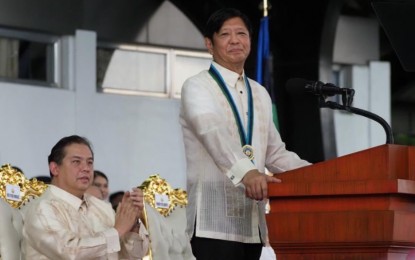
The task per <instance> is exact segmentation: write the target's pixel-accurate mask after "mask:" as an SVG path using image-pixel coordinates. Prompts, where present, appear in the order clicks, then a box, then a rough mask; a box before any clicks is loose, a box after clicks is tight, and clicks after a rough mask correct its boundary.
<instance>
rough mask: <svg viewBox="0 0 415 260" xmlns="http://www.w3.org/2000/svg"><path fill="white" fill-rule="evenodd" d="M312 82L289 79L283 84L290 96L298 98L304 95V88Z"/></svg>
mask: <svg viewBox="0 0 415 260" xmlns="http://www.w3.org/2000/svg"><path fill="white" fill-rule="evenodd" d="M311 83H312V81H309V80H305V79H301V78H291V79H289V80H287V83H286V84H285V89H286V90H287V92H288V93H289V94H290V95H294V96H299V95H305V94H306V86H307V85H310V84H311Z"/></svg>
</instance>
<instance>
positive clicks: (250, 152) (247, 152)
mask: <svg viewBox="0 0 415 260" xmlns="http://www.w3.org/2000/svg"><path fill="white" fill-rule="evenodd" d="M242 152H243V153H244V154H245V155H246V157H248V159H249V160H251V161H252V160H253V159H254V158H255V157H254V148H253V147H252V146H250V145H248V144H246V145H244V146H243V147H242Z"/></svg>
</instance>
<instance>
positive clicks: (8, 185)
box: [0, 164, 48, 208]
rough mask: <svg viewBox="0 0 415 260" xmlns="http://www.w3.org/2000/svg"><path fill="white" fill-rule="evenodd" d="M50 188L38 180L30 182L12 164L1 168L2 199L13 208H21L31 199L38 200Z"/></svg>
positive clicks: (0, 191)
mask: <svg viewBox="0 0 415 260" xmlns="http://www.w3.org/2000/svg"><path fill="white" fill-rule="evenodd" d="M47 188H48V185H47V184H45V183H44V182H42V181H38V180H37V179H36V178H35V179H33V180H29V179H27V178H26V176H25V175H24V174H23V173H22V172H21V171H19V170H17V169H16V168H13V167H12V166H11V165H10V164H5V165H3V166H2V167H1V168H0V198H2V199H4V200H5V201H6V202H7V203H8V204H10V205H11V206H12V207H13V208H20V207H21V206H23V205H24V204H25V203H27V202H28V201H29V200H30V199H31V198H36V197H39V196H40V195H42V193H43V192H44V191H45V190H46V189H47Z"/></svg>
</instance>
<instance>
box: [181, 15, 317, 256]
mask: <svg viewBox="0 0 415 260" xmlns="http://www.w3.org/2000/svg"><path fill="white" fill-rule="evenodd" d="M251 35H252V28H251V24H250V21H249V20H248V18H247V17H246V16H245V15H244V14H242V13H241V12H240V11H238V10H236V9H230V8H227V9H221V10H219V11H217V12H215V13H214V14H212V16H211V17H210V18H209V20H208V22H207V25H206V30H205V32H204V36H205V44H206V47H207V49H208V51H209V53H210V54H212V56H213V61H212V64H211V66H210V68H209V70H206V71H202V72H201V73H199V74H197V75H196V76H193V77H191V78H189V79H188V80H187V81H186V82H185V83H184V85H183V89H182V99H181V100H182V104H181V113H180V123H181V125H182V130H183V137H184V144H185V150H186V161H187V191H188V194H189V196H188V199H189V204H188V207H187V218H188V225H187V232H188V234H189V236H190V237H192V241H191V244H192V250H193V253H194V255H195V257H196V258H197V259H198V260H204V259H227V260H232V259H235V260H236V259H237V260H242V259H247V260H252V259H259V258H260V255H261V250H262V243H263V242H264V241H266V236H267V229H266V224H265V198H266V197H267V187H268V183H269V182H280V180H279V179H277V178H275V177H271V176H267V175H266V174H265V168H267V169H268V170H269V171H271V172H273V173H280V172H284V171H287V170H291V169H295V168H299V167H302V166H306V165H309V163H308V162H306V161H304V160H301V159H300V158H299V157H298V156H297V155H296V154H295V153H293V152H290V151H287V150H286V149H285V144H284V143H283V142H282V140H281V137H280V135H279V133H278V131H277V130H276V128H275V126H274V123H273V120H272V108H271V99H270V97H269V95H268V92H267V91H266V89H265V88H264V87H262V86H261V85H259V84H258V83H257V82H255V81H253V80H251V79H249V78H247V76H246V75H245V72H244V64H245V60H246V59H247V57H248V55H249V53H250V49H251Z"/></svg>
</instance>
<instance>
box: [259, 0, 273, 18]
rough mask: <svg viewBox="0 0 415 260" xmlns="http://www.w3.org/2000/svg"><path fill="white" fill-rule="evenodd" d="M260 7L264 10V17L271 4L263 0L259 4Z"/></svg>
mask: <svg viewBox="0 0 415 260" xmlns="http://www.w3.org/2000/svg"><path fill="white" fill-rule="evenodd" d="M260 9H262V11H263V12H264V17H267V16H268V10H269V9H271V6H270V5H269V4H268V0H264V1H263V2H262V4H261V5H260Z"/></svg>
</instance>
